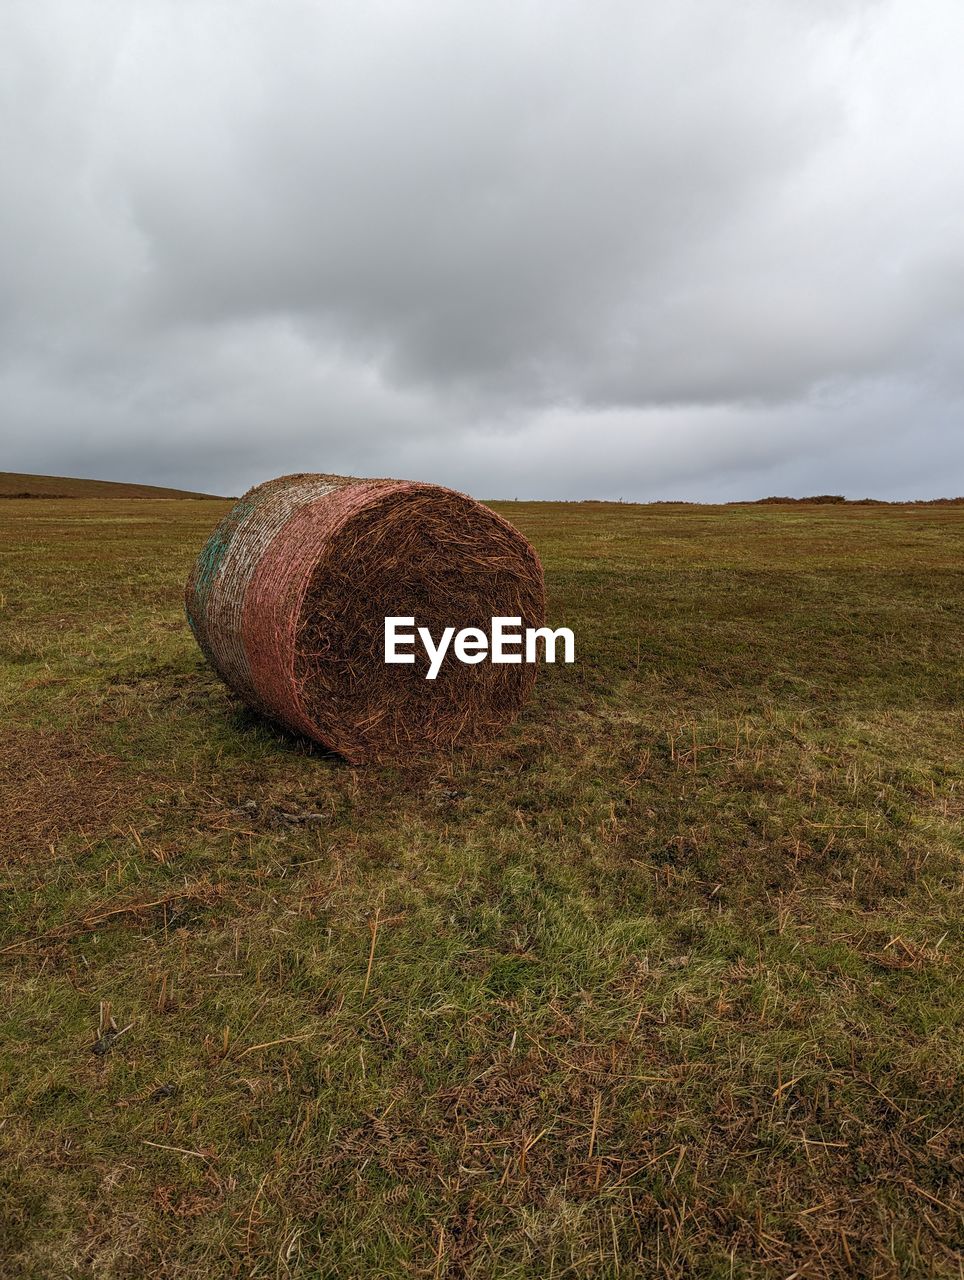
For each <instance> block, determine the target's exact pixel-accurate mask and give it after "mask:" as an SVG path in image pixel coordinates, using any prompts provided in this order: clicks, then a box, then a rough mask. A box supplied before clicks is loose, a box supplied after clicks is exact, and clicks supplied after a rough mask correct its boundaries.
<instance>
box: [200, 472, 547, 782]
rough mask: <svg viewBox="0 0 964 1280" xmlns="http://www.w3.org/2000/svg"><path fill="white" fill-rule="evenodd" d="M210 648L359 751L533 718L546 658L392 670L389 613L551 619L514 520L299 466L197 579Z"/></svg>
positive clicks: (316, 732) (228, 523)
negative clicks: (523, 713) (387, 649)
mask: <svg viewBox="0 0 964 1280" xmlns="http://www.w3.org/2000/svg"><path fill="white" fill-rule="evenodd" d="M186 606H187V614H188V618H189V620H190V622H191V626H192V628H193V629H194V634H195V636H196V637H197V640H198V643H199V644H200V646H201V649H202V650H203V652H204V653H205V655H206V656H207V658H208V659H209V660H210V662H211V663H212V665H213V666H214V668H215V670H216V671H217V672H218V673H219V675H220V676H221V678H222V679H223V680H224V681H225V683H226V684H227V685H228V686H229V687H230V688H232V689H233V690H235V692H237V693H238V694H240V695H241V697H242V698H244V699H245V701H246V702H247V703H249V705H251V706H252V707H254V708H256V709H257V710H259V711H261V712H263V713H264V714H266V715H268V716H270V717H271V718H273V719H275V720H277V721H279V722H280V723H281V724H283V725H285V726H286V727H287V728H289V729H291V730H293V731H294V732H296V733H301V734H306V735H307V736H308V737H310V738H313V739H314V740H315V741H317V742H320V743H322V744H323V745H324V746H326V747H329V748H330V749H332V750H334V751H337V752H338V753H339V754H340V755H342V756H344V757H345V758H346V759H348V760H350V761H352V762H355V763H360V762H363V761H366V760H378V759H391V758H396V759H397V758H401V757H404V756H405V755H406V754H408V753H410V752H412V751H422V750H426V749H435V750H440V749H445V748H447V747H449V746H451V745H452V744H454V743H456V742H469V741H480V740H487V739H490V738H492V737H494V736H495V735H497V734H498V733H499V732H500V731H501V730H502V729H503V728H504V727H505V726H506V725H507V724H508V723H509V722H510V721H511V720H512V719H514V717H515V716H516V715H517V714H518V712H519V710H520V708H521V707H522V704H523V702H524V701H525V699H526V697H527V695H528V693H529V691H530V689H531V687H532V684H533V682H534V680H535V665H534V664H526V663H522V664H519V665H495V664H492V663H491V662H489V661H486V662H482V663H479V664H478V665H474V666H470V665H467V664H464V663H462V662H460V661H458V660H457V659H456V658H455V657H452V656H450V657H449V658H447V659H446V661H445V662H443V664H442V667H441V670H440V671H439V674H438V676H437V678H436V679H435V680H426V678H425V674H426V670H427V666H428V662H427V658H426V656H425V653H424V651H423V649H422V646H421V645H419V644H416V645H415V646H414V652H415V658H416V660H415V663H414V664H412V665H386V663H385V661H384V626H385V618H386V617H389V616H403V617H414V618H415V619H416V624H417V625H418V626H425V627H428V628H429V630H430V631H431V633H432V636H433V637H435V638H436V639H437V638H438V637H439V636H440V634H441V632H442V630H443V628H445V627H455V628H456V630H460V629H461V628H463V627H478V628H480V629H481V630H483V631H485V632H486V633H488V632H489V630H490V627H491V620H492V618H493V617H497V616H509V617H519V618H521V619H522V627H523V628H525V627H538V626H541V625H542V623H543V621H544V612H545V590H544V585H543V577H542V568H541V565H540V564H539V559H538V557H537V556H536V553H535V552H534V550H533V549H532V547H531V546H530V545H529V543H528V542H527V541H526V539H525V538H524V537H523V536H522V534H520V533H519V532H518V530H516V529H514V528H513V526H512V525H511V524H509V523H508V521H506V520H504V519H502V517H501V516H498V515H496V514H495V512H493V511H490V510H489V509H488V508H487V507H484V506H482V505H481V504H480V503H478V502H475V501H473V499H471V498H469V497H466V496H465V495H464V494H461V493H456V492H454V491H453V490H451V489H442V488H439V487H438V486H435V485H428V484H417V483H412V482H408V481H398V480H354V479H349V478H346V477H343V476H327V475H326V476H322V475H294V476H283V477H281V478H280V479H278V480H272V481H269V482H268V483H266V484H262V485H259V486H257V487H256V488H254V489H252V490H251V491H250V492H249V493H247V494H245V496H244V497H243V498H241V499H240V501H238V502H237V503H236V504H235V506H234V507H233V508H232V509H231V511H230V512H229V513H228V515H227V516H226V517H225V518H224V520H223V521H222V522H221V524H220V525H219V526H218V527H217V529H216V530H215V531H214V533H213V534H212V536H211V538H210V539H209V540H208V542H207V544H206V546H205V547H204V549H203V550H202V552H201V554H200V556H199V557H198V559H197V562H196V563H195V565H194V568H193V569H192V571H191V575H190V577H189V579H188V584H187V592H186Z"/></svg>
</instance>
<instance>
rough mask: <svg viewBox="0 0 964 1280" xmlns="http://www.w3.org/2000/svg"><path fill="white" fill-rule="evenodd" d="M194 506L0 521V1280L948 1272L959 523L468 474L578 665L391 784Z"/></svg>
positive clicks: (54, 510)
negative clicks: (236, 643) (226, 675)
mask: <svg viewBox="0 0 964 1280" xmlns="http://www.w3.org/2000/svg"><path fill="white" fill-rule="evenodd" d="M223 509H224V507H223V504H221V503H217V502H203V501H190V502H187V501H185V502H172V501H167V502H157V503H154V502H151V501H149V500H139V501H106V500H99V501H97V502H83V501H82V500H77V499H75V500H73V501H63V502H57V501H48V502H17V501H10V502H6V503H4V504H3V509H2V510H0V605H2V608H0V619H2V621H0V682H2V683H0V698H2V703H0V712H2V717H3V718H2V722H0V723H2V725H3V726H5V727H3V728H0V804H2V812H3V813H4V815H5V823H4V827H5V830H6V835H5V838H4V841H3V846H2V851H0V887H2V892H3V903H4V910H3V914H2V935H0V961H2V962H3V964H2V968H0V983H2V985H0V992H2V1002H0V1019H2V1021H0V1081H2V1089H0V1099H2V1101H0V1259H3V1261H2V1262H0V1274H2V1275H3V1276H4V1277H6V1276H16V1277H19V1276H30V1277H33V1276H36V1277H44V1278H45V1280H46V1278H47V1277H54V1276H70V1277H88V1276H90V1277H108V1276H109V1277H141V1276H144V1275H153V1276H157V1277H205V1280H208V1278H210V1277H215V1276H217V1277H220V1276H225V1277H227V1276H236V1275H237V1276H251V1277H309V1276H310V1277H315V1276H351V1277H356V1276H357V1277H395V1276H412V1277H415V1276H426V1277H443V1276H446V1277H488V1276H500V1277H501V1276H505V1277H519V1278H520V1280H521V1278H522V1277H535V1276H539V1277H544V1276H553V1277H560V1280H561V1278H562V1277H563V1276H567V1277H597V1276H602V1277H630V1276H656V1275H660V1276H667V1277H695V1276H701V1277H702V1276H707V1277H714V1276H715V1277H721V1278H723V1277H730V1276H736V1277H755V1276H760V1277H762V1276H781V1277H789V1276H791V1275H793V1276H799V1277H804V1276H837V1275H839V1276H879V1277H884V1276H892V1275H898V1276H933V1275H946V1276H959V1275H960V1269H961V1258H960V1255H959V1254H958V1253H956V1252H955V1246H956V1245H959V1241H960V1230H959V1227H960V1205H961V1200H960V1177H961V1173H962V1145H961V1136H962V1132H961V1115H962V1098H961V1092H960V1078H961V1077H960V1068H961V1044H962V1035H961V1009H962V1004H964V1001H962V984H961V970H960V961H959V946H960V921H961V916H962V913H961V884H962V880H961V852H962V846H964V840H962V831H964V745H962V744H964V720H962V702H964V700H962V693H964V687H962V667H964V663H962V638H964V576H962V565H964V509H962V508H959V507H958V508H953V507H949V508H920V507H916V508H915V507H906V508H902V507H841V506H832V507H822V508H806V509H802V508H799V507H788V508H779V507H759V506H747V507H728V508H684V507H672V506H660V507H632V506H621V505H613V506H607V505H604V504H585V505H571V506H569V505H561V504H559V505H554V504H519V505H515V504H507V505H505V506H502V507H500V509H501V510H504V511H505V512H506V514H508V515H509V517H510V518H511V519H513V520H514V521H515V522H516V523H517V524H518V525H519V526H520V527H521V528H522V530H523V531H524V532H525V533H526V534H527V535H529V536H530V537H531V538H532V539H533V540H534V542H535V543H536V545H537V547H538V549H539V551H540V553H541V554H542V556H543V559H544V563H545V566H546V571H547V580H548V585H549V590H550V615H551V618H552V620H553V622H554V623H555V625H566V626H570V627H572V629H573V630H574V632H575V635H576V640H577V664H576V665H575V666H574V667H563V666H559V667H555V668H546V669H544V671H543V672H542V673H541V674H540V679H539V683H538V685H537V690H536V694H535V697H534V699H533V700H532V702H531V703H530V705H529V707H528V708H527V710H526V712H525V713H524V715H523V717H522V719H521V720H520V721H519V722H518V723H517V724H516V725H515V726H513V728H512V729H511V730H509V732H508V733H507V735H506V738H505V740H504V742H503V743H501V744H499V745H498V747H496V748H495V749H492V750H488V751H483V750H478V751H473V752H469V753H459V754H455V755H453V756H451V757H450V758H445V759H441V760H435V761H434V762H430V763H423V764H421V765H412V766H410V767H406V768H399V769H394V768H385V769H352V768H350V767H348V766H346V765H344V764H342V763H340V762H339V761H337V760H335V759H333V758H330V757H326V756H325V755H323V754H321V753H319V752H315V751H312V750H310V749H308V748H307V747H305V746H304V745H303V744H299V743H297V742H294V741H292V740H291V739H288V738H286V737H285V736H284V735H283V734H282V733H280V732H277V731H275V730H274V729H272V728H271V727H270V726H268V725H266V724H265V723H263V722H261V721H259V720H258V719H257V718H255V717H254V716H252V715H251V714H250V713H248V712H247V711H245V710H244V708H242V707H240V706H239V705H238V704H237V703H236V702H234V701H233V700H232V699H231V697H230V696H229V695H228V693H227V692H226V691H225V690H224V689H223V687H222V686H221V685H220V684H219V683H218V681H217V680H216V678H215V677H214V676H213V674H212V673H211V672H210V670H209V669H208V668H207V667H206V666H205V665H204V664H203V662H202V661H201V659H200V655H199V653H198V652H197V650H196V648H195V647H194V644H193V641H192V638H191V636H190V633H189V630H188V628H187V626H186V624H185V622H184V620H183V614H182V610H181V604H180V593H181V588H182V584H183V581H184V578H185V576H186V573H187V569H188V566H189V563H190V561H191V559H192V557H193V556H194V554H196V551H197V549H198V548H199V546H200V545H201V543H202V542H203V540H204V537H205V536H206V533H207V532H208V531H209V529H210V527H211V526H212V525H213V524H214V522H215V520H216V518H217V517H218V515H219V514H220V512H221V511H222V510H223ZM111 1019H113V1021H114V1024H115V1025H116V1028H117V1029H118V1030H123V1034H122V1035H120V1036H118V1037H115V1036H114V1035H113V1034H112V1032H111V1031H110V1027H111ZM105 1033H106V1034H105ZM95 1043H97V1047H98V1049H99V1050H100V1051H99V1052H95V1051H93V1046H94V1045H95Z"/></svg>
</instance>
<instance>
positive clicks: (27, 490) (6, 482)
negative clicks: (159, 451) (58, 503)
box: [0, 471, 218, 498]
mask: <svg viewBox="0 0 964 1280" xmlns="http://www.w3.org/2000/svg"><path fill="white" fill-rule="evenodd" d="M217 496H218V495H217V494H214V493H190V492H188V491H187V490H186V489H162V488H159V487H158V486H157V485H153V484H123V483H119V482H117V481H114V480H75V479H71V478H70V477H69V476H25V475H19V474H18V473H17V472H15V471H0V498H215V497H217Z"/></svg>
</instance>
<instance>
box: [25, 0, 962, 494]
mask: <svg viewBox="0 0 964 1280" xmlns="http://www.w3.org/2000/svg"><path fill="white" fill-rule="evenodd" d="M962 50H964V4H962V3H961V0H741V3H738V4H735V3H733V2H732V0H672V3H667V0H539V2H538V3H528V2H527V0H484V2H483V0H473V2H472V3H468V2H465V0H382V2H380V3H377V2H371V0H350V2H349V0H345V2H344V3H338V2H336V0H63V2H62V3H55V2H52V0H4V3H3V5H2V7H0V156H2V161H3V165H2V175H3V176H2V182H0V444H2V446H3V449H2V453H0V469H5V470H15V471H31V472H41V473H47V474H69V475H85V476H98V477H105V478H108V479H128V480H139V481H145V482H149V483H151V482H153V483H159V484H179V485H184V486H186V487H190V488H203V489H207V490H212V491H215V492H222V493H235V492H238V491H240V490H242V489H243V488H245V487H247V485H249V484H251V483H254V482H256V481H258V480H261V479H264V478H266V477H268V476H270V475H277V474H280V473H282V472H285V471H293V470H315V471H344V472H350V473H354V474H370V475H397V476H403V477H407V478H419V479H427V480H434V481H437V482H439V483H444V484H452V485H455V486H457V487H459V488H463V489H467V490H469V491H470V492H472V493H475V494H477V495H478V496H481V497H510V498H511V497H524V496H529V497H543V498H551V497H565V498H571V497H607V496H608V497H616V498H618V497H622V498H636V499H653V498H676V497H680V498H691V499H699V500H713V499H730V498H740V497H759V496H763V495H765V494H772V493H781V494H783V493H786V494H797V495H799V494H803V493H813V492H828V491H829V492H843V493H846V494H848V495H849V496H855V497H859V496H863V495H867V494H872V495H876V496H880V497H927V496H935V495H942V494H961V493H964V74H962V70H961V67H962V63H961V57H962V52H961V51H962Z"/></svg>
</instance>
